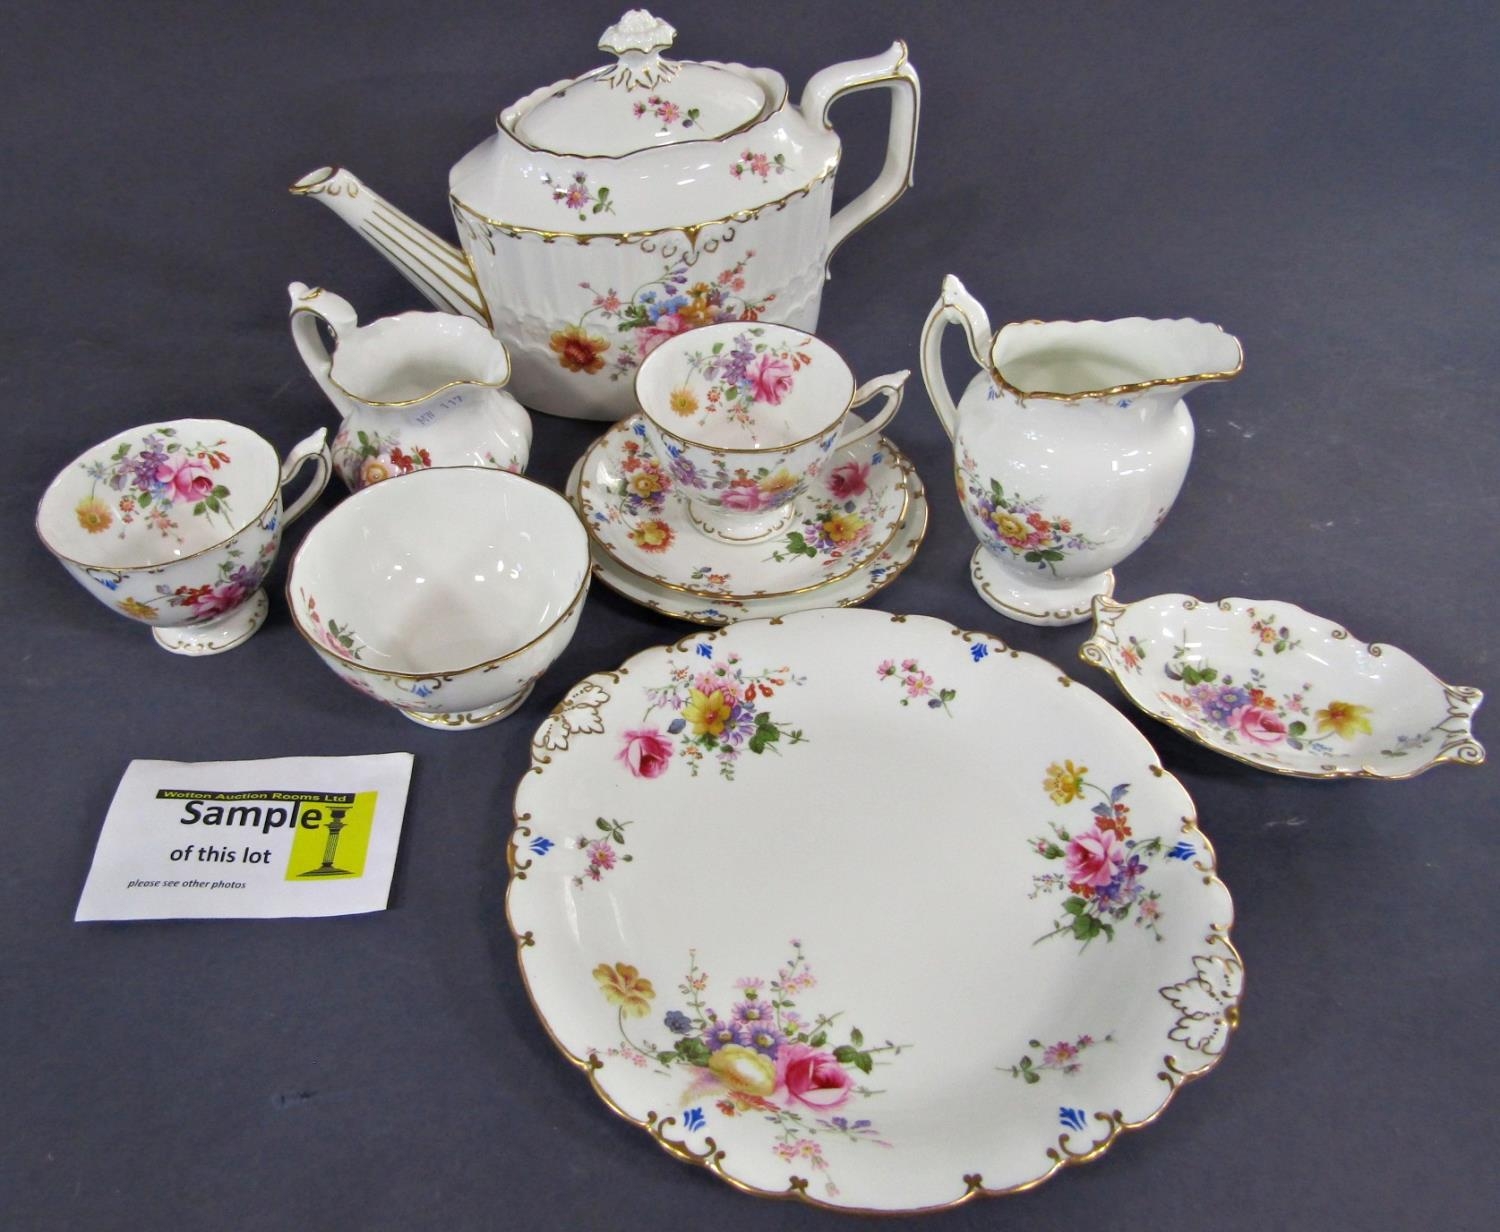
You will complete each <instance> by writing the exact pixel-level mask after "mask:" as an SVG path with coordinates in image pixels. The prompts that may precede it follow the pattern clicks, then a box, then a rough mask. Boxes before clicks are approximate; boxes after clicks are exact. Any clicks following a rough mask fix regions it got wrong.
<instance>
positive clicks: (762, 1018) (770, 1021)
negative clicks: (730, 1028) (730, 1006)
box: [734, 999, 776, 1029]
mask: <svg viewBox="0 0 1500 1232" xmlns="http://www.w3.org/2000/svg"><path fill="white" fill-rule="evenodd" d="M734 1020H735V1021H736V1022H743V1023H745V1024H747V1025H748V1026H750V1027H751V1028H752V1029H753V1028H755V1027H758V1026H774V1025H775V1022H776V1014H775V1011H773V1010H772V1009H771V1007H770V1006H769V1005H767V1004H766V1003H765V1002H764V1001H759V1000H754V999H751V1000H747V1001H741V1002H740V1003H739V1004H738V1005H736V1006H735V1007H734Z"/></svg>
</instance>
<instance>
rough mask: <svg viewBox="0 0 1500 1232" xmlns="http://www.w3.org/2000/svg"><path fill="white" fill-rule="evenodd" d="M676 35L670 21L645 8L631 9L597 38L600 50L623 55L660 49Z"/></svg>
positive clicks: (670, 42) (668, 45) (668, 43)
mask: <svg viewBox="0 0 1500 1232" xmlns="http://www.w3.org/2000/svg"><path fill="white" fill-rule="evenodd" d="M676 37H677V31H676V29H675V28H674V27H673V26H672V23H671V22H668V21H662V19H661V18H659V17H653V16H651V14H650V13H648V12H647V11H646V10H645V9H631V10H630V12H628V13H626V14H625V16H624V17H622V18H620V20H619V21H617V22H615V24H614V25H612V26H611V27H610V28H609V29H608V30H606V31H605V32H604V33H603V35H601V36H600V38H599V50H600V51H612V52H614V53H615V55H617V56H623V55H624V54H625V53H626V52H627V51H641V52H650V51H661V50H662V49H663V48H666V47H670V46H671V45H672V40H673V39H674V38H676Z"/></svg>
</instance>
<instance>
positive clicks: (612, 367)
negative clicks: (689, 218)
mask: <svg viewBox="0 0 1500 1232" xmlns="http://www.w3.org/2000/svg"><path fill="white" fill-rule="evenodd" d="M696 259H697V258H696V255H695V256H693V257H691V258H689V257H681V258H677V259H675V260H673V261H669V262H668V263H667V264H666V265H665V266H664V267H663V269H662V272H661V273H660V274H659V275H658V276H657V277H655V278H653V279H651V280H650V281H649V282H646V283H643V284H642V285H641V286H639V287H637V288H636V289H635V290H634V291H633V292H631V293H630V294H629V295H622V294H620V293H619V292H618V291H617V290H615V289H614V288H613V287H611V288H609V289H608V290H605V291H601V290H598V289H596V288H595V287H594V286H593V285H592V284H591V283H588V282H581V283H579V284H578V285H579V287H580V289H582V290H584V291H587V292H588V293H589V295H590V297H591V299H592V302H591V303H590V305H589V307H587V308H586V309H585V310H584V312H583V314H582V315H581V316H580V317H579V318H578V320H577V321H576V322H574V323H572V324H568V325H564V326H561V327H560V328H558V329H557V330H555V331H554V332H553V334H552V337H551V340H550V343H549V345H550V347H551V350H552V352H553V354H555V355H556V356H557V362H558V364H559V365H560V366H561V367H563V368H565V369H566V370H567V371H569V372H576V373H582V374H585V375H592V374H594V373H598V372H602V371H603V370H604V368H605V365H606V359H605V356H606V355H608V356H610V362H609V376H610V379H611V380H616V381H617V380H620V379H621V378H622V377H625V376H628V375H630V374H631V373H633V372H634V371H635V369H636V368H638V367H639V366H640V363H641V360H643V359H645V358H646V356H647V355H649V354H651V352H652V351H654V350H655V349H656V348H657V347H658V346H660V345H661V344H662V343H663V342H665V341H666V340H667V339H668V338H671V337H673V336H674V335H676V334H680V333H683V332H684V331H686V330H689V329H694V328H696V327H697V326H699V325H714V324H717V323H718V322H720V321H754V320H757V319H758V318H759V317H760V316H761V315H762V313H764V312H765V310H766V307H767V306H768V305H769V304H770V303H771V301H772V300H774V299H775V298H776V297H775V295H767V296H766V297H765V298H763V299H753V298H749V297H747V296H746V291H747V289H748V284H747V281H746V277H745V270H746V267H747V266H749V264H750V263H751V262H752V261H753V260H754V259H755V252H754V250H753V249H751V250H749V251H747V252H746V253H745V255H744V256H743V257H741V258H740V259H739V260H738V261H737V262H735V263H734V264H733V265H730V266H727V267H725V268H724V269H722V270H720V271H719V273H718V274H717V275H715V276H713V277H712V278H706V279H696V280H695V278H694V276H693V275H692V273H691V272H690V270H691V266H692V264H693V262H694V261H695V260H696ZM596 330H602V331H603V332H602V333H601V332H595V331H596Z"/></svg>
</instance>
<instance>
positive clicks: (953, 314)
mask: <svg viewBox="0 0 1500 1232" xmlns="http://www.w3.org/2000/svg"><path fill="white" fill-rule="evenodd" d="M950 325H962V326H963V327H964V335H965V337H966V338H967V339H968V341H969V354H970V355H972V356H973V357H974V362H975V363H976V364H978V365H979V366H980V367H981V368H985V369H988V368H989V366H990V361H989V354H990V341H991V338H992V334H991V332H990V317H989V313H987V312H985V310H984V305H983V304H981V303H980V302H979V301H978V300H977V299H975V298H974V297H973V296H972V295H970V294H969V293H968V291H966V290H965V289H964V284H963V283H961V282H959V280H958V279H957V278H955V277H954V276H953V275H952V274H949V275H948V276H947V277H946V278H944V279H943V293H942V295H941V296H940V297H939V298H938V302H937V303H935V304H934V305H933V306H932V311H931V312H930V313H928V315H927V324H926V325H924V326H923V327H922V380H923V382H924V383H925V384H926V386H927V397H928V398H929V399H931V401H932V409H933V410H935V411H936V412H937V417H938V418H939V419H940V420H942V422H943V430H944V431H945V432H947V433H948V439H949V440H952V439H953V434H954V433H955V432H956V431H957V430H958V408H957V407H956V406H955V405H954V403H953V396H952V395H951V394H950V393H949V392H948V381H947V379H946V378H945V377H944V376H943V334H944V333H945V332H946V331H947V328H948V326H950Z"/></svg>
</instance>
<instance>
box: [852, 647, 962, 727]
mask: <svg viewBox="0 0 1500 1232" xmlns="http://www.w3.org/2000/svg"><path fill="white" fill-rule="evenodd" d="M974 661H975V662H976V663H977V662H979V659H978V658H976V659H975V660H974ZM875 675H876V676H878V677H879V678H880V679H881V680H882V681H885V680H896V681H899V682H900V684H901V689H902V692H903V693H904V694H905V696H903V697H902V698H901V704H902V705H903V706H910V705H911V704H912V703H913V702H925V704H926V706H927V708H928V709H929V710H942V711H943V712H944V713H945V714H947V715H948V717H949V718H950V719H951V718H952V717H953V711H951V710H949V709H948V703H949V702H951V701H953V700H954V699H955V698H956V697H957V696H958V690H957V689H950V688H941V689H938V688H934V687H933V681H932V677H931V676H930V675H928V673H926V672H924V671H923V670H922V666H921V664H919V663H918V662H917V661H916V660H915V659H902V660H901V665H900V666H899V667H897V665H896V661H895V660H894V659H885V660H883V661H882V662H881V663H880V664H879V665H878V666H877V667H876V668H875Z"/></svg>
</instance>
